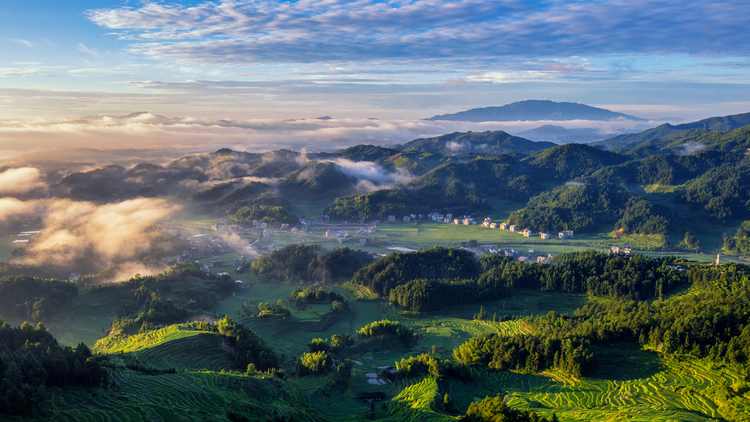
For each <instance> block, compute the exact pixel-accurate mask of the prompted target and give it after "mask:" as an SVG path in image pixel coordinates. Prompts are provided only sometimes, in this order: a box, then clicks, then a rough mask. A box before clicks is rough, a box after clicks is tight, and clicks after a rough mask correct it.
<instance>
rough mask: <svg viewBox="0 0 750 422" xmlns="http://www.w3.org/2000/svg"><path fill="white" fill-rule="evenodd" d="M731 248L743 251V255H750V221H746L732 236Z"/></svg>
mask: <svg viewBox="0 0 750 422" xmlns="http://www.w3.org/2000/svg"><path fill="white" fill-rule="evenodd" d="M731 239H732V240H731V242H730V243H729V245H727V246H729V248H728V249H729V250H732V251H736V252H739V253H741V254H742V255H743V256H750V221H745V222H743V223H742V225H740V228H739V229H737V233H736V234H735V235H734V237H733V238H731Z"/></svg>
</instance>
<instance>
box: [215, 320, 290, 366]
mask: <svg viewBox="0 0 750 422" xmlns="http://www.w3.org/2000/svg"><path fill="white" fill-rule="evenodd" d="M216 327H217V329H218V331H219V334H221V335H222V336H224V341H225V342H226V343H228V344H229V345H230V346H232V347H233V348H234V353H233V354H234V365H235V367H236V368H242V369H244V368H247V366H248V365H249V364H251V363H252V364H254V365H255V368H257V369H258V370H261V371H265V370H269V369H271V368H276V367H278V366H279V362H280V360H279V356H278V355H277V354H276V351H275V350H274V349H273V347H271V345H270V344H269V343H268V342H267V341H266V340H265V339H263V338H261V337H259V336H258V335H257V334H255V333H254V332H253V331H252V330H250V329H249V328H246V327H245V326H243V325H242V324H238V323H236V322H234V321H233V320H232V318H231V317H229V316H225V317H224V318H222V319H221V320H219V321H218V322H217V323H216Z"/></svg>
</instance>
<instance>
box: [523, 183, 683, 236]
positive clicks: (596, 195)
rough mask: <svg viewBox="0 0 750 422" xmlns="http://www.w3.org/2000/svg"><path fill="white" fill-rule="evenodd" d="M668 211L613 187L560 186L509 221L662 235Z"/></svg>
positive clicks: (538, 227)
mask: <svg viewBox="0 0 750 422" xmlns="http://www.w3.org/2000/svg"><path fill="white" fill-rule="evenodd" d="M670 215H671V212H670V211H669V209H668V208H666V207H664V206H660V205H656V204H653V203H651V202H649V201H647V200H645V199H643V198H640V197H638V196H636V195H633V194H631V193H629V192H627V191H625V190H624V189H623V188H622V187H619V186H616V185H591V184H585V185H579V186H560V187H558V188H556V189H554V190H552V191H549V192H543V193H541V194H540V195H538V196H535V197H533V198H531V200H529V203H528V204H527V205H526V208H524V209H521V210H518V211H514V212H513V213H511V215H510V218H509V222H510V223H511V224H515V225H517V226H518V227H519V229H520V228H524V229H525V228H529V229H532V230H539V231H553V232H554V231H556V230H573V231H575V232H581V233H586V232H592V231H596V230H597V229H598V228H599V225H600V224H606V223H609V224H612V223H614V228H615V229H620V228H623V229H624V230H625V231H627V232H630V233H641V234H664V233H666V232H667V230H668V229H669V224H670Z"/></svg>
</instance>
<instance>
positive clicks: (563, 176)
mask: <svg viewBox="0 0 750 422" xmlns="http://www.w3.org/2000/svg"><path fill="white" fill-rule="evenodd" d="M522 161H523V163H524V164H526V165H527V166H529V167H530V168H531V169H533V174H534V176H535V177H537V178H541V179H556V180H563V181H567V180H571V179H574V178H576V177H582V176H586V175H587V174H590V173H593V172H594V171H596V170H598V169H600V168H601V167H604V166H610V165H615V164H621V163H623V162H625V161H627V158H626V157H623V156H621V155H618V154H615V153H612V152H608V151H603V150H601V149H599V148H595V147H592V146H588V145H582V144H566V145H560V146H556V147H554V148H550V149H548V150H546V151H542V152H540V153H537V154H535V155H533V156H531V157H527V158H525V159H523V160H522Z"/></svg>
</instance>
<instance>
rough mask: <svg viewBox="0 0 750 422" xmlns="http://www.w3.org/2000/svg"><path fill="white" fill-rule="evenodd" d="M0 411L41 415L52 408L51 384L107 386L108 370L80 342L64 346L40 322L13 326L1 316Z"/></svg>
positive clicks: (7, 413) (23, 414)
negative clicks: (0, 376)
mask: <svg viewBox="0 0 750 422" xmlns="http://www.w3.org/2000/svg"><path fill="white" fill-rule="evenodd" d="M0 374H3V375H2V380H1V381H0V414H5V415H21V416H41V415H45V414H48V413H49V411H50V410H51V408H52V403H51V401H50V394H49V393H48V391H47V389H48V388H49V387H55V386H56V387H73V386H81V387H106V385H107V382H108V378H107V372H106V371H105V370H104V369H103V368H102V367H101V366H100V364H99V358H97V357H94V356H92V355H91V351H90V350H89V349H88V347H86V345H85V344H83V343H81V344H79V345H78V347H77V348H76V349H71V348H70V347H62V346H60V345H59V344H58V343H57V340H55V338H54V337H52V335H51V334H49V333H48V332H47V330H46V329H45V328H44V325H42V324H41V323H40V324H38V325H37V327H36V328H34V326H33V325H31V324H29V323H28V322H24V323H23V325H21V326H20V327H17V328H12V327H11V326H10V325H9V324H8V323H6V322H5V321H4V320H3V319H2V318H0Z"/></svg>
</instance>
